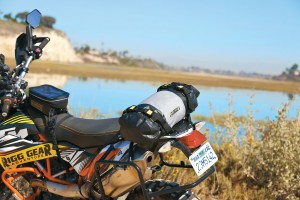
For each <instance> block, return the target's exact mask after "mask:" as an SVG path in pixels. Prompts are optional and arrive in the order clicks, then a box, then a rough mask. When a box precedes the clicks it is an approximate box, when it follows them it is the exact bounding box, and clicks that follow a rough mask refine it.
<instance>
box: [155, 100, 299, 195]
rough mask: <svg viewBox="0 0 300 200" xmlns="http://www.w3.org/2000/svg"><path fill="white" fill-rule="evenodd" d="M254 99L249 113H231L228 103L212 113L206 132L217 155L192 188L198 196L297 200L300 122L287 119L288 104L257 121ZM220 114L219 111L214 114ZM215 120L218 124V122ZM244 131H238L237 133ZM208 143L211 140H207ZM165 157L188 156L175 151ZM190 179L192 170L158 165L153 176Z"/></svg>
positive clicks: (184, 181) (185, 181)
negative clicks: (210, 127)
mask: <svg viewBox="0 0 300 200" xmlns="http://www.w3.org/2000/svg"><path fill="white" fill-rule="evenodd" d="M252 104H253V101H252V100H250V107H249V110H248V114H247V116H245V117H236V115H235V112H234V110H233V109H232V101H231V100H230V103H229V111H228V113H225V114H223V115H222V116H223V118H224V119H223V120H220V119H216V118H215V117H216V116H215V115H214V114H213V115H212V118H211V120H210V121H212V122H215V123H214V125H215V128H216V132H215V133H213V134H211V135H209V136H208V137H209V140H210V141H214V143H213V148H214V150H215V152H216V154H217V155H218V158H219V161H218V162H217V164H216V170H217V171H216V173H214V175H212V176H211V177H209V178H208V179H207V180H206V181H204V182H203V183H201V184H200V185H198V186H197V187H195V188H194V189H193V191H194V192H195V193H196V194H198V195H199V197H202V198H203V199H249V200H250V199H253V200H254V199H255V200H256V199H278V200H280V199H299V198H300V181H299V179H300V167H299V163H300V156H299V155H300V147H299V144H300V122H299V117H297V118H295V119H287V118H286V113H287V110H288V106H289V104H287V105H285V106H284V107H283V108H282V109H281V110H279V112H278V118H277V120H275V121H263V122H262V121H257V120H255V119H254V116H253V109H252ZM217 117H220V116H217ZM217 121H218V122H220V123H217ZM241 132H243V135H241ZM211 143H212V142H211ZM167 158H168V159H169V160H170V161H172V162H179V161H180V160H185V161H187V160H186V159H185V158H184V156H183V155H182V154H181V153H179V152H178V151H171V154H167ZM159 177H160V178H164V179H169V180H173V181H179V182H181V183H190V182H191V181H192V180H193V179H195V178H197V176H196V174H195V173H194V172H193V170H185V171H181V170H176V169H170V168H165V169H164V168H163V171H162V172H160V173H157V174H156V175H155V178H159Z"/></svg>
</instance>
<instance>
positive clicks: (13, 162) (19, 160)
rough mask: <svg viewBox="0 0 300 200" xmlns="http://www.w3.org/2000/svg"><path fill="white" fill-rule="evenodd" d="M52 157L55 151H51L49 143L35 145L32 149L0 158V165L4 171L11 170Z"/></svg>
mask: <svg viewBox="0 0 300 200" xmlns="http://www.w3.org/2000/svg"><path fill="white" fill-rule="evenodd" d="M54 156H56V151H55V150H53V147H52V144H51V143H45V144H37V145H36V144H35V145H34V146H32V147H29V148H26V149H23V150H20V151H17V152H14V153H10V154H8V155H5V156H0V164H1V165H2V167H3V168H4V169H5V170H6V169H13V168H16V167H17V166H18V165H20V164H24V163H28V162H33V161H37V160H43V159H46V158H50V157H54Z"/></svg>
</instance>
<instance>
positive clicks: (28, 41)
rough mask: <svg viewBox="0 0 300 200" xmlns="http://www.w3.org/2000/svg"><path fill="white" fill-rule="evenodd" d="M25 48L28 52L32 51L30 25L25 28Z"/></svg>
mask: <svg viewBox="0 0 300 200" xmlns="http://www.w3.org/2000/svg"><path fill="white" fill-rule="evenodd" d="M26 37H27V48H28V51H31V50H32V29H31V26H30V25H27V26H26Z"/></svg>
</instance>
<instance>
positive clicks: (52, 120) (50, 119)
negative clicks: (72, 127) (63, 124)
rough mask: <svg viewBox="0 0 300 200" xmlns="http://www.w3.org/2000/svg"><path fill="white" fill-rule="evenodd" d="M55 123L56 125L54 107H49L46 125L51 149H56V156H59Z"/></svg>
mask: <svg viewBox="0 0 300 200" xmlns="http://www.w3.org/2000/svg"><path fill="white" fill-rule="evenodd" d="M55 125H56V116H54V109H52V108H51V109H50V111H49V116H48V121H47V127H48V130H49V133H50V135H51V137H52V142H53V149H54V150H55V151H56V154H57V156H58V157H59V158H61V157H60V152H59V148H58V145H57V139H56V134H55Z"/></svg>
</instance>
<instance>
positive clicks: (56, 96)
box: [29, 85, 69, 115]
mask: <svg viewBox="0 0 300 200" xmlns="http://www.w3.org/2000/svg"><path fill="white" fill-rule="evenodd" d="M29 98H30V105H31V106H32V107H34V108H36V109H38V110H39V111H41V112H42V113H44V114H45V115H49V113H50V111H51V112H53V114H54V115H55V114H59V113H63V112H67V105H68V98H69V93H68V92H65V91H63V90H61V89H58V88H56V87H54V86H52V85H41V86H37V87H31V88H29Z"/></svg>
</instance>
